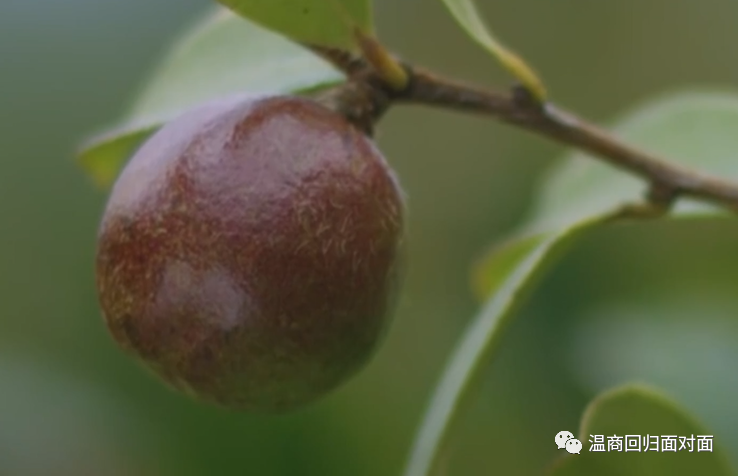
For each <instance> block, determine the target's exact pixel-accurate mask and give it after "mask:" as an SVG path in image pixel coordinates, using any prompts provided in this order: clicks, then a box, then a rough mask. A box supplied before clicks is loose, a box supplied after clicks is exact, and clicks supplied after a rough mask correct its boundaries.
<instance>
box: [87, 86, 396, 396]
mask: <svg viewBox="0 0 738 476" xmlns="http://www.w3.org/2000/svg"><path fill="white" fill-rule="evenodd" d="M402 234H403V201H402V196H401V191H400V189H399V186H398V184H397V182H396V180H395V178H394V175H393V173H392V171H391V170H390V169H389V167H388V165H387V164H386V162H385V161H384V159H383V157H382V155H381V154H380V152H379V151H378V150H377V149H376V147H375V146H374V144H373V143H372V141H371V140H370V139H369V138H367V137H366V136H365V135H364V134H362V133H361V132H360V131H359V130H357V129H356V128H354V127H353V126H352V125H350V124H349V123H348V122H346V121H345V120H344V119H343V118H342V117H341V116H339V115H338V114H336V113H334V112H332V111H330V110H328V109H326V108H324V107H322V106H320V105H318V104H316V103H314V102H312V101H310V100H307V99H301V98H294V97H259V98H245V99H244V98H239V99H232V100H229V101H225V102H220V103H213V104H210V105H208V106H205V107H202V108H200V109H198V110H196V111H193V112H191V113H188V114H186V115H185V116H183V117H181V118H180V119H177V120H175V121H173V122H171V123H170V124H168V125H167V126H165V127H164V128H163V129H162V130H160V131H159V132H158V133H157V134H156V135H154V137H152V138H151V139H150V140H149V141H148V142H147V143H146V144H145V145H144V146H143V147H142V148H141V149H140V150H139V151H138V153H137V154H136V155H135V156H134V157H133V158H132V159H131V161H130V162H129V163H128V165H127V166H126V168H125V170H124V171H123V172H122V174H121V176H120V177H119V179H118V181H117V183H116V185H115V187H114V188H113V191H112V193H111V196H110V199H109V202H108V205H107V208H106V210H105V214H104V217H103V220H102V225H101V228H100V233H99V248H98V256H97V285H98V290H99V296H100V302H101V307H102V309H103V312H104V315H105V318H106V321H107V324H108V327H109V328H110V331H111V332H112V334H113V336H114V337H115V339H116V340H117V341H118V342H119V343H120V344H121V345H122V346H123V347H124V348H125V349H127V350H128V351H131V352H133V353H135V354H137V355H138V356H140V357H141V358H142V359H143V360H144V361H146V362H147V363H148V364H149V365H150V366H151V367H152V368H153V369H154V370H155V371H156V372H157V373H158V374H160V375H161V376H162V377H164V378H165V379H166V380H167V381H169V382H170V383H172V384H173V385H175V386H176V387H178V388H181V389H183V390H186V391H188V392H190V393H193V394H195V395H197V396H199V397H201V398H204V399H206V400H210V401H215V402H218V403H220V404H222V405H226V406H230V407H235V408H243V409H250V410H265V411H278V410H285V409H289V408H292V407H295V406H299V405H302V404H305V403H308V402H310V401H312V400H314V399H315V398H317V397H319V396H321V395H322V394H324V393H326V392H327V391H329V390H330V389H332V388H334V387H336V386H337V385H339V384H340V383H341V382H343V381H344V380H346V379H347V378H348V377H349V376H351V375H352V374H354V373H355V372H356V371H357V370H358V369H359V368H360V367H361V366H362V365H363V364H364V363H366V361H367V360H368V358H369V357H370V355H371V354H372V351H373V350H374V349H375V348H376V346H377V344H378V342H379V340H380V339H381V336H382V334H383V331H384V330H385V328H386V325H387V322H388V315H389V314H390V313H391V311H392V309H391V308H392V306H393V301H394V298H395V295H396V289H397V285H398V280H399V278H398V273H399V268H400V267H401V264H400V262H401V259H400V258H401V256H400V254H401V242H402Z"/></svg>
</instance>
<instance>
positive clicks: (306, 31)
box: [218, 0, 373, 50]
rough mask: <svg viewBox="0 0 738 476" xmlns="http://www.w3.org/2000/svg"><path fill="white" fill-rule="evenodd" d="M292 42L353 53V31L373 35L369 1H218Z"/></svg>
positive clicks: (354, 44) (354, 43) (354, 41)
mask: <svg viewBox="0 0 738 476" xmlns="http://www.w3.org/2000/svg"><path fill="white" fill-rule="evenodd" d="M218 2H220V3H222V4H223V5H225V6H227V7H228V8H230V9H232V10H233V11H235V12H236V13H238V14H240V15H243V16H244V17H246V18H248V19H250V20H252V21H254V22H256V23H259V24H260V25H263V26H265V27H267V28H269V29H272V30H274V31H277V32H279V33H281V34H283V35H286V36H288V37H290V38H292V39H294V40H297V41H302V42H306V43H313V44H318V45H322V46H332V47H336V48H343V49H348V50H354V49H355V47H356V38H355V36H354V29H355V28H358V29H360V30H362V31H363V32H365V33H372V31H373V27H372V3H371V0H218Z"/></svg>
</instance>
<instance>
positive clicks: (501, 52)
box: [442, 0, 546, 101]
mask: <svg viewBox="0 0 738 476" xmlns="http://www.w3.org/2000/svg"><path fill="white" fill-rule="evenodd" d="M442 1H443V3H444V4H445V5H446V7H448V9H449V11H450V12H451V15H452V16H453V17H454V18H455V19H456V21H457V22H458V23H459V25H461V27H462V28H463V29H464V31H466V32H467V33H468V34H469V36H471V37H472V39H473V40H474V41H476V42H477V43H478V44H480V45H481V46H482V47H483V48H484V49H486V50H487V51H488V52H489V53H491V54H492V56H494V57H495V58H497V60H498V61H499V62H500V63H501V64H502V66H503V67H504V68H505V69H506V70H507V71H508V72H509V73H510V74H512V75H513V76H514V77H515V78H516V79H517V80H518V81H520V82H521V83H522V84H523V85H524V86H525V87H526V88H528V90H529V91H530V92H532V93H533V95H534V96H535V97H537V98H538V99H539V100H540V101H544V100H545V98H546V88H545V86H544V85H543V82H542V81H541V80H540V78H538V76H537V75H536V73H535V72H534V71H533V70H532V69H531V68H530V66H528V64H527V63H526V62H525V61H524V60H523V59H522V58H521V57H519V56H518V55H517V54H515V53H514V52H513V51H511V50H509V49H508V48H507V47H505V46H504V45H503V44H502V43H500V41H499V40H497V38H495V37H494V36H493V35H492V32H491V31H490V30H489V28H487V26H486V25H485V24H484V21H483V20H482V16H481V15H480V13H479V10H477V7H476V4H475V3H474V1H473V0H442Z"/></svg>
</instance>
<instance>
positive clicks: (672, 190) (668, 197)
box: [646, 180, 679, 211]
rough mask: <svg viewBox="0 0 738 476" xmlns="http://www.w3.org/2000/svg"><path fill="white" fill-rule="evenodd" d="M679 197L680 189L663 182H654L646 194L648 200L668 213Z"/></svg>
mask: <svg viewBox="0 0 738 476" xmlns="http://www.w3.org/2000/svg"><path fill="white" fill-rule="evenodd" d="M678 196H679V189H678V188H677V187H675V186H674V185H672V184H668V183H665V182H663V181H656V180H654V181H652V182H651V186H650V187H649V188H648V191H647V192H646V199H647V200H648V202H649V203H651V204H652V205H654V206H657V207H660V208H663V209H664V210H665V211H668V210H669V209H670V208H671V206H672V205H673V204H674V201H676V199H677V197H678Z"/></svg>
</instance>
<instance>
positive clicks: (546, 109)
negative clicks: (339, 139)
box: [395, 67, 738, 212]
mask: <svg viewBox="0 0 738 476" xmlns="http://www.w3.org/2000/svg"><path fill="white" fill-rule="evenodd" d="M409 71H410V84H409V86H408V88H407V89H406V90H405V91H403V92H402V93H401V94H400V95H398V96H397V97H396V98H395V100H396V101H397V102H409V103H418V104H426V105H432V106H441V107H446V108H451V109H458V110H463V111H468V112H475V113H480V114H487V115H491V116H494V117H496V118H497V119H499V120H501V121H503V122H506V123H509V124H513V125H515V126H518V127H522V128H524V129H527V130H529V131H532V132H535V133H538V134H542V135H544V136H547V137H549V138H552V139H554V140H556V141H558V142H561V143H563V144H566V145H570V146H574V147H577V148H579V149H582V150H585V151H587V152H590V153H592V154H594V155H596V156H598V157H599V158H601V159H604V160H605V161H607V162H608V163H610V164H611V165H614V166H616V167H618V168H621V169H624V170H627V171H629V172H631V173H634V174H636V175H638V176H640V177H642V178H644V179H646V180H647V181H648V182H649V183H650V184H651V192H650V193H649V197H648V198H649V200H651V201H654V202H658V203H659V204H662V205H669V204H671V202H673V200H674V199H675V198H676V197H678V196H689V197H693V198H696V199H700V200H703V201H706V202H711V203H714V204H718V205H722V206H725V207H728V208H730V209H732V210H733V211H736V212H738V184H733V183H731V182H728V181H725V180H722V179H720V178H717V177H711V176H708V175H704V174H701V173H698V172H695V171H692V170H690V169H688V168H686V167H683V166H681V165H678V164H675V163H672V162H669V161H667V160H665V159H663V158H661V157H658V156H656V155H653V154H651V153H649V152H646V151H643V150H640V149H638V148H636V147H633V146H631V145H628V144H625V143H623V142H621V141H620V140H619V139H617V138H616V137H615V136H613V135H612V134H610V133H608V132H606V131H604V130H603V129H601V128H599V127H597V126H595V125H593V124H590V123H588V122H586V121H584V120H582V119H580V118H578V117H576V116H575V115H574V114H572V113H569V112H567V111H564V110H562V109H559V108H557V107H556V106H554V105H553V104H550V103H547V104H543V105H541V104H538V103H536V102H535V101H534V100H533V99H532V98H531V97H530V96H529V95H528V94H527V93H526V92H525V91H524V90H522V89H514V90H513V93H512V94H510V93H502V92H498V91H490V90H484V89H480V88H476V87H473V86H468V85H465V84H462V83H459V82H455V81H451V80H447V79H444V78H441V77H439V76H436V75H434V74H432V73H429V72H426V71H423V70H420V69H418V68H413V67H409Z"/></svg>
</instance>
